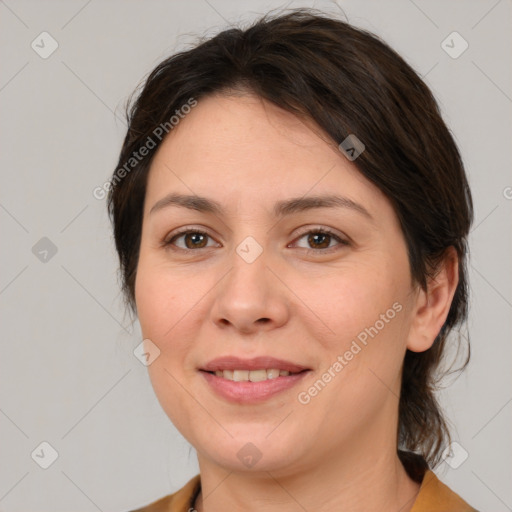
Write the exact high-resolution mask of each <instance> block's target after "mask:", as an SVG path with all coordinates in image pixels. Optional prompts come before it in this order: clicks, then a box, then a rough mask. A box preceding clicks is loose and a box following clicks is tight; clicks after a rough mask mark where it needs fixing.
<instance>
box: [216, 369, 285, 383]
mask: <svg viewBox="0 0 512 512" xmlns="http://www.w3.org/2000/svg"><path fill="white" fill-rule="evenodd" d="M215 375H216V376H217V377H222V378H224V379H227V380H232V381H235V382H248V381H250V382H261V381H262V380H267V379H277V377H280V376H281V377H287V376H288V375H290V372H289V371H288V370H278V369H276V368H272V369H270V370H264V369H263V370H251V371H249V370H217V371H216V372H215Z"/></svg>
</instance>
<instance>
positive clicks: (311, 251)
mask: <svg viewBox="0 0 512 512" xmlns="http://www.w3.org/2000/svg"><path fill="white" fill-rule="evenodd" d="M188 234H199V235H206V236H207V237H209V238H213V237H211V236H210V235H209V234H208V233H207V232H206V231H200V230H198V229H188V228H184V229H183V230H181V231H178V232H177V233H174V235H173V236H172V237H171V238H169V239H166V240H164V242H163V244H162V245H163V246H164V247H171V246H173V247H172V250H175V251H184V252H190V251H198V250H201V249H211V247H200V248H199V249H183V248H182V247H176V246H175V245H174V242H175V241H176V240H177V239H178V238H180V237H182V236H183V235H188ZM310 234H322V235H328V236H330V237H332V238H334V239H335V240H336V241H337V242H338V245H336V246H334V247H328V248H326V249H306V248H302V249H303V250H304V251H306V253H307V254H320V253H324V254H330V253H331V252H334V251H336V250H339V248H340V246H341V247H343V246H347V245H349V242H348V241H346V240H343V239H342V238H340V237H339V235H337V234H336V233H334V231H331V230H330V229H328V228H315V229H310V230H308V231H305V232H304V233H301V234H300V235H299V236H298V238H297V239H296V240H300V239H301V238H303V237H304V236H306V235H310Z"/></svg>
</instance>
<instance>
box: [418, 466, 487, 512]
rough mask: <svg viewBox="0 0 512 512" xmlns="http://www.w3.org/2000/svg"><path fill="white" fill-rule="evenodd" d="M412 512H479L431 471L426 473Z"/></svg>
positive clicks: (428, 470)
mask: <svg viewBox="0 0 512 512" xmlns="http://www.w3.org/2000/svg"><path fill="white" fill-rule="evenodd" d="M411 512H478V511H477V510H476V509H474V508H473V507H471V506H470V505H469V504H468V503H466V502H465V501H464V500H463V499H462V498H461V497H460V496H459V495H458V494H456V493H455V492H453V491H452V490H451V489H450V488H449V487H448V486H447V485H445V484H444V483H443V482H441V480H439V478H437V476H436V475H435V473H434V472H432V471H431V470H430V469H427V470H426V471H425V474H424V476H423V480H422V482H421V487H420V490H419V493H418V496H417V497H416V501H415V502H414V506H413V507H412V509H411Z"/></svg>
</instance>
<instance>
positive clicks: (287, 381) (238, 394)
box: [199, 370, 310, 404]
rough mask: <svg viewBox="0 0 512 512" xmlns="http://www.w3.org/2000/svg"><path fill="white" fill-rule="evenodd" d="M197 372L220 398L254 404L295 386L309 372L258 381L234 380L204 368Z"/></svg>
mask: <svg viewBox="0 0 512 512" xmlns="http://www.w3.org/2000/svg"><path fill="white" fill-rule="evenodd" d="M199 373H200V374H201V375H202V376H203V377H204V378H205V380H206V382H207V383H208V385H209V386H210V388H211V389H212V390H213V391H214V392H215V393H216V394H217V395H219V396H221V397H222V398H224V399H226V400H228V401H230V402H234V403H237V404H254V403H261V402H264V401H265V400H268V399H269V398H271V397H272V396H274V395H276V394H278V393H281V392H283V391H286V390H288V389H290V388H292V387H293V386H296V385H297V384H298V383H299V382H300V381H301V380H302V379H303V378H304V377H305V376H306V375H308V374H309V373H310V372H309V370H305V371H302V372H301V373H295V374H290V375H288V376H286V377H285V376H281V375H280V376H279V377H277V378H275V379H267V380H262V381H260V382H250V381H242V382H235V381H232V380H227V379H224V378H223V377H217V376H216V375H215V374H214V373H208V372H206V371H204V370H201V371H200V372H199Z"/></svg>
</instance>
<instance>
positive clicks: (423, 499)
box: [131, 469, 478, 512]
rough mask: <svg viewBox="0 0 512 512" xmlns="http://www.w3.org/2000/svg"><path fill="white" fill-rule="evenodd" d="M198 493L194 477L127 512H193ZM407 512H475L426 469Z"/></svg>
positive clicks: (199, 487) (197, 480)
mask: <svg viewBox="0 0 512 512" xmlns="http://www.w3.org/2000/svg"><path fill="white" fill-rule="evenodd" d="M200 489H201V480H200V475H196V476H195V477H194V478H192V479H191V480H189V481H188V482H187V484H186V485H185V486H184V487H182V488H181V489H180V490H179V491H177V492H175V493H174V494H170V495H168V496H165V497H163V498H161V499H159V500H158V501H155V502H153V503H151V504H149V505H147V506H145V507H142V508H139V509H137V510H133V511H131V512H193V511H194V502H195V499H196V497H197V495H198V494H199V491H200ZM411 512H478V511H477V510H476V509H474V508H473V507H471V506H469V505H468V504H467V503H466V502H465V501H464V500H463V499H462V498H461V497H460V496H459V495H458V494H455V493H454V492H453V491H452V490H451V489H450V488H449V487H447V486H446V485H445V484H443V483H442V482H441V480H439V479H438V478H437V476H436V475H435V473H433V472H432V471H431V470H430V469H427V470H426V471H425V474H424V476H423V480H422V482H421V487H420V491H419V493H418V495H417V497H416V501H415V502H414V506H413V507H412V509H411Z"/></svg>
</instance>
